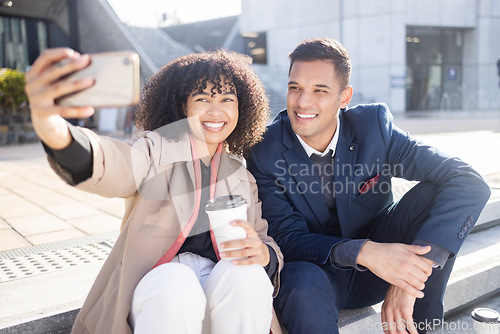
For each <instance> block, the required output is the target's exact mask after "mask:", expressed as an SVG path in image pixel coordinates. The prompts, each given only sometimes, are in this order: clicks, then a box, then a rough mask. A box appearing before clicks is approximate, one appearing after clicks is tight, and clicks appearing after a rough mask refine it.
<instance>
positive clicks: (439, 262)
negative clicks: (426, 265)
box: [412, 239, 451, 269]
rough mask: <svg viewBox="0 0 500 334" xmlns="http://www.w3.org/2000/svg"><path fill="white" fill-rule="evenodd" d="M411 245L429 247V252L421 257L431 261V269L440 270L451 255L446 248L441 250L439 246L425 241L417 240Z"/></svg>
mask: <svg viewBox="0 0 500 334" xmlns="http://www.w3.org/2000/svg"><path fill="white" fill-rule="evenodd" d="M412 245H417V246H431V251H430V252H429V253H426V254H424V255H422V256H423V257H425V258H426V259H429V260H431V261H433V262H434V264H433V265H432V267H433V268H436V269H442V268H443V267H444V265H445V264H446V261H447V260H448V258H449V257H450V254H451V252H450V251H449V250H447V249H446V248H443V247H441V246H439V245H436V244H433V243H431V242H428V241H425V240H420V239H417V240H415V241H413V243H412Z"/></svg>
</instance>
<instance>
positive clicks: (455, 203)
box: [247, 104, 490, 264]
mask: <svg viewBox="0 0 500 334" xmlns="http://www.w3.org/2000/svg"><path fill="white" fill-rule="evenodd" d="M339 117H340V129H337V131H340V133H339V140H338V144H337V150H336V153H335V165H334V166H335V168H334V181H335V196H336V205H337V211H338V219H339V223H340V228H341V235H337V236H333V235H328V234H327V233H326V230H325V225H326V223H327V222H328V219H329V211H328V208H327V205H326V201H325V199H324V197H323V194H322V192H321V189H320V184H319V177H318V176H317V175H316V174H315V172H314V169H313V168H312V165H311V160H310V158H309V157H308V156H307V154H306V152H305V151H304V149H303V147H302V146H301V144H300V142H299V141H298V139H297V137H296V135H295V134H294V132H293V130H292V127H291V125H290V120H289V118H288V115H287V113H286V110H284V111H282V112H280V114H279V115H278V116H277V117H276V119H275V120H274V122H273V123H272V124H271V125H269V127H268V129H267V132H266V134H265V138H264V140H263V141H262V142H260V143H259V144H258V145H256V146H255V148H254V149H253V150H252V151H251V152H250V155H249V157H248V159H247V167H248V169H249V170H250V171H251V172H252V174H253V175H254V176H255V178H256V180H257V184H258V188H259V198H260V199H261V200H262V213H263V216H264V218H266V219H267V220H268V223H269V234H270V235H271V236H272V237H273V238H274V239H275V240H276V242H277V243H278V244H279V246H280V247H281V250H282V251H283V254H284V256H285V260H286V261H301V260H302V261H309V262H313V263H316V264H324V263H325V262H326V260H327V259H328V257H329V255H330V251H331V249H332V247H333V246H334V245H336V244H337V243H339V242H341V241H343V240H349V239H353V238H356V237H357V235H358V233H359V232H360V231H361V230H362V229H363V228H364V227H366V226H367V224H370V223H371V222H372V221H373V219H374V218H375V217H376V216H377V215H378V214H379V213H381V212H382V211H384V210H386V209H387V208H388V207H389V206H390V205H391V204H392V203H393V196H392V189H391V178H392V177H401V178H404V179H407V180H418V181H428V182H432V183H434V184H436V185H437V186H438V193H437V196H436V199H435V204H434V206H433V208H432V209H431V212H430V216H429V218H428V219H427V220H426V221H425V223H424V224H423V226H422V227H421V229H420V231H419V232H418V234H417V236H416V239H421V240H425V241H428V242H430V243H432V244H436V245H439V246H441V247H444V248H445V249H447V250H449V251H450V252H451V254H452V255H454V254H456V253H457V252H458V250H459V248H460V246H461V245H462V243H463V241H464V239H465V237H466V236H467V234H468V233H469V232H470V230H471V229H472V227H473V225H474V224H475V222H476V220H477V217H478V216H479V214H480V213H481V210H482V209H483V207H484V205H485V204H486V202H487V200H488V198H489V196H490V189H489V187H488V186H487V185H486V183H485V182H484V180H483V179H482V178H481V176H480V175H479V174H478V173H477V172H476V171H475V170H474V169H472V168H471V166H470V165H468V164H466V163H464V162H463V161H461V160H460V159H458V158H454V157H450V156H447V155H445V154H443V153H442V152H440V151H438V150H437V149H436V148H434V147H431V146H428V145H425V144H423V143H421V142H419V141H417V140H415V139H414V138H412V137H411V136H409V134H407V133H405V132H403V131H402V130H400V129H399V128H397V127H396V126H395V125H394V124H393V120H392V115H391V113H390V111H389V108H388V107H387V106H386V105H385V104H371V105H359V106H356V107H354V108H351V109H347V110H341V112H340V116H339Z"/></svg>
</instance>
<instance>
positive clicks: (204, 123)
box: [203, 122, 224, 128]
mask: <svg viewBox="0 0 500 334" xmlns="http://www.w3.org/2000/svg"><path fill="white" fill-rule="evenodd" d="M203 125H205V126H206V127H207V128H221V127H222V126H224V122H219V123H209V122H203Z"/></svg>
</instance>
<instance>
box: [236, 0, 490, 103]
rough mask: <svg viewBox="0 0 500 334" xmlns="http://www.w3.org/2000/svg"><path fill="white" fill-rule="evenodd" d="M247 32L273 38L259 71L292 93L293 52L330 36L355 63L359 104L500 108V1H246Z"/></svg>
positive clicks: (242, 25) (276, 87)
mask: <svg viewBox="0 0 500 334" xmlns="http://www.w3.org/2000/svg"><path fill="white" fill-rule="evenodd" d="M240 29H241V33H242V34H249V33H259V34H260V35H265V36H266V40H267V45H266V54H267V63H266V64H265V65H257V68H258V72H259V74H260V75H261V77H262V78H263V80H264V81H265V83H266V87H268V86H269V87H270V88H271V89H270V90H271V91H273V92H274V91H275V92H277V94H281V95H284V94H286V79H287V75H288V58H287V55H288V53H289V52H290V51H291V50H293V48H294V47H295V46H296V45H297V44H298V43H299V42H300V41H302V40H304V39H307V38H312V37H323V36H326V37H331V38H334V39H337V40H339V41H340V42H341V43H342V44H344V45H345V46H346V47H347V49H348V51H349V53H350V56H351V60H352V66H353V71H352V77H351V85H352V86H353V87H354V97H353V102H352V103H353V104H356V103H371V102H386V103H388V104H389V105H390V107H391V109H392V110H393V112H395V113H401V112H405V111H408V112H412V111H430V112H432V111H438V110H468V111H476V110H479V111H485V110H486V111H492V110H499V109H500V88H499V84H498V82H499V78H498V74H497V68H496V63H497V60H498V59H499V57H500V37H499V36H500V1H496V0H404V1H401V0H313V1H308V2H306V1H290V0H275V1H272V2H270V1H266V0H242V14H241V18H240Z"/></svg>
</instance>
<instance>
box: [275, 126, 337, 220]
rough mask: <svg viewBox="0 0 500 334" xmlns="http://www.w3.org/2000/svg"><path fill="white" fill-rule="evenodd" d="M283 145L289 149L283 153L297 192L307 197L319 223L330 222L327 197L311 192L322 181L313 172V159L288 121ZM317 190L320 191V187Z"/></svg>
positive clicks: (284, 128)
mask: <svg viewBox="0 0 500 334" xmlns="http://www.w3.org/2000/svg"><path fill="white" fill-rule="evenodd" d="M283 143H284V144H285V146H287V147H288V150H287V151H285V152H283V157H284V158H285V161H286V163H287V165H288V168H289V170H290V173H291V177H292V178H293V179H294V180H295V184H296V186H297V189H295V191H297V193H299V194H302V195H303V196H304V197H305V199H306V201H307V203H308V204H309V206H310V207H311V209H312V211H313V212H314V215H315V216H316V218H317V219H318V222H317V223H320V222H326V221H328V219H329V217H330V213H329V211H328V207H327V205H326V201H325V197H324V196H323V194H322V193H321V191H311V185H312V184H318V182H320V179H319V177H318V175H316V172H313V166H312V162H311V159H310V158H309V157H308V156H307V154H306V152H305V151H304V148H303V147H302V145H300V142H299V141H298V139H297V137H296V135H295V133H294V132H293V130H292V127H291V125H290V120H288V119H286V120H284V122H283ZM319 184H321V183H319ZM316 189H320V186H318V187H317V188H316ZM290 190H292V189H290Z"/></svg>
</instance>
